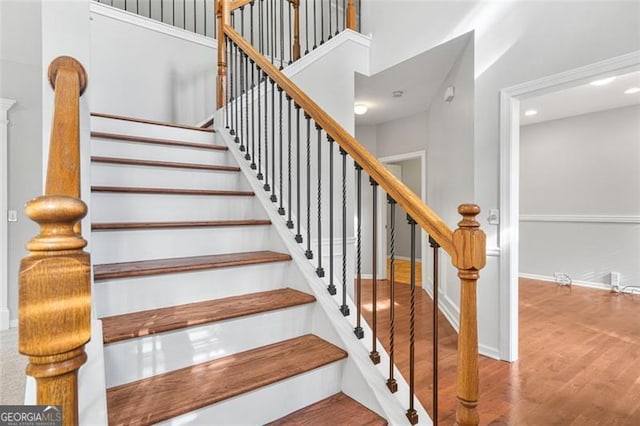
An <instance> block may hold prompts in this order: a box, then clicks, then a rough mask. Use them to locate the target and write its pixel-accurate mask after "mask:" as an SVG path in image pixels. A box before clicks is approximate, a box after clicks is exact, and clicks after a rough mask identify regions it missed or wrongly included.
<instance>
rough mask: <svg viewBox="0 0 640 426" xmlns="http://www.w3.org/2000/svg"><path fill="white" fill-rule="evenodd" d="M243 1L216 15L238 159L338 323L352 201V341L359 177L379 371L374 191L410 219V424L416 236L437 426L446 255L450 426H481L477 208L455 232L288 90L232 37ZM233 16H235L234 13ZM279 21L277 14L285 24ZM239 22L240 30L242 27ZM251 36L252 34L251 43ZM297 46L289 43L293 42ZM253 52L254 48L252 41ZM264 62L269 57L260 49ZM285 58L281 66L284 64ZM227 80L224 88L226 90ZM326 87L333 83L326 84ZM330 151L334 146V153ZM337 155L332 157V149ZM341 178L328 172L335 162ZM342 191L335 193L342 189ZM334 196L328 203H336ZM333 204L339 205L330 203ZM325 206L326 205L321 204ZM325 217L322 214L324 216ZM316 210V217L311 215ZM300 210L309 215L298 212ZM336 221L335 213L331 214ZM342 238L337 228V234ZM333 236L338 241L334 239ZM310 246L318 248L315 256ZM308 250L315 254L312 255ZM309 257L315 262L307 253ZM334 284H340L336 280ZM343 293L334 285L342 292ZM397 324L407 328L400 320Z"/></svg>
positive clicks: (290, 86)
mask: <svg viewBox="0 0 640 426" xmlns="http://www.w3.org/2000/svg"><path fill="white" fill-rule="evenodd" d="M247 3H248V2H246V1H244V0H236V1H222V0H221V1H220V3H219V7H218V20H219V22H218V25H219V27H218V34H219V37H218V105H219V106H220V107H225V111H224V119H225V126H226V127H227V128H228V129H229V132H230V134H231V135H233V136H234V139H235V142H236V143H238V144H239V149H240V151H242V152H244V153H245V159H246V160H247V161H250V165H251V168H252V169H254V170H255V172H256V178H257V179H259V180H262V181H263V182H264V184H263V188H264V190H265V191H267V192H268V193H270V199H271V201H273V202H274V203H277V206H278V212H279V213H280V214H281V215H282V216H283V217H284V219H285V220H286V225H287V227H289V228H290V229H292V238H294V239H295V241H297V242H298V243H299V244H305V245H306V250H305V254H306V256H307V258H308V259H310V260H313V259H315V261H314V263H315V264H316V265H317V267H316V273H317V275H318V276H319V277H325V275H326V274H325V266H328V269H329V271H328V275H327V276H326V277H325V280H326V281H327V282H328V286H327V290H328V291H329V293H330V294H337V293H338V291H340V292H341V296H342V297H341V305H340V307H339V309H340V311H341V312H342V314H343V315H344V316H345V317H346V316H350V314H351V313H350V312H349V307H348V303H347V293H348V288H349V283H348V282H347V254H346V253H347V243H346V240H347V238H346V233H347V232H346V230H347V227H349V226H352V225H351V224H350V220H349V218H348V217H347V209H348V200H353V199H355V204H356V215H355V216H356V228H357V229H356V247H357V248H356V283H355V292H354V293H355V299H356V301H355V304H356V309H357V312H356V315H355V318H354V320H353V324H354V333H355V335H356V337H357V338H364V330H363V327H362V324H361V311H362V288H363V286H364V285H365V281H364V280H363V279H362V265H363V263H364V262H363V259H362V257H363V253H362V244H363V243H362V228H363V225H362V224H363V221H364V217H363V211H362V210H363V209H362V205H363V201H362V200H363V191H362V173H363V172H364V173H365V174H366V175H368V176H369V182H370V184H371V186H372V193H371V200H372V205H371V215H372V217H371V219H370V221H371V223H372V224H373V225H372V228H371V236H372V239H373V242H372V247H373V254H372V258H371V270H372V272H373V274H372V275H373V280H372V284H371V285H372V319H371V328H372V336H371V343H370V347H371V352H370V358H371V360H372V362H374V363H378V362H379V361H380V355H379V352H378V348H377V339H378V337H379V336H378V334H377V333H378V331H377V330H378V326H379V325H380V324H379V323H378V319H377V313H378V306H377V300H378V287H379V286H380V283H379V282H378V280H377V279H376V273H377V270H378V265H377V263H376V262H377V254H376V247H377V238H378V237H379V236H378V235H377V220H378V217H377V213H376V212H377V210H378V195H377V194H378V190H382V191H384V192H385V193H386V196H387V200H388V202H389V204H390V205H391V212H392V215H395V214H396V213H395V209H396V207H397V208H401V209H402V210H403V211H404V212H405V213H406V214H407V221H408V226H409V227H410V233H411V259H412V263H411V264H412V267H411V287H410V300H409V305H410V309H409V314H408V316H409V318H407V319H406V320H407V321H406V323H408V324H409V329H408V334H409V336H408V337H409V360H410V362H409V371H408V377H409V380H408V381H409V388H410V397H409V401H408V408H407V413H406V414H407V418H408V419H409V421H410V422H411V423H412V424H416V423H417V422H418V415H417V411H416V410H415V407H414V391H415V343H416V339H415V324H416V279H415V278H416V277H415V275H416V266H415V252H416V245H415V236H416V228H417V226H419V227H420V228H422V229H423V230H424V231H426V232H427V233H428V234H429V237H430V242H431V247H433V248H434V269H435V270H434V277H433V280H434V290H433V293H434V302H435V306H434V324H433V325H434V329H433V336H434V351H433V352H434V359H433V363H434V374H433V379H434V385H433V388H434V392H433V396H434V400H433V403H432V407H431V414H432V418H433V419H434V422H436V421H437V418H438V410H437V407H438V400H437V387H438V383H437V380H438V379H437V377H438V374H437V369H438V365H437V362H438V360H437V354H438V350H437V345H438V342H437V312H438V307H437V306H438V305H437V294H438V288H437V286H438V268H437V266H438V264H439V260H438V250H439V248H440V247H441V248H443V249H444V250H445V252H446V253H448V254H449V255H450V256H451V259H452V263H453V265H454V267H455V268H457V270H458V277H459V278H460V285H461V292H460V322H459V324H460V326H459V338H458V357H457V359H458V363H457V399H458V404H457V409H456V422H457V424H460V425H476V424H478V422H479V418H478V412H477V408H476V406H477V403H478V386H479V381H478V337H477V312H476V284H477V280H478V278H479V270H480V269H481V268H483V267H484V265H485V259H486V255H485V244H486V243H485V235H484V233H483V232H482V231H481V230H480V229H479V226H480V225H479V223H478V222H477V221H476V219H475V217H476V216H477V215H478V214H479V213H480V209H479V207H478V206H476V205H472V204H464V205H461V206H460V208H459V210H458V211H459V213H460V214H461V215H462V220H461V221H460V222H459V223H458V228H457V229H456V230H455V231H454V230H452V229H450V228H449V227H448V226H447V224H446V223H445V222H444V221H443V220H442V219H441V218H440V217H439V216H438V215H437V214H436V213H435V212H434V211H433V210H431V209H430V208H429V207H428V206H427V205H425V204H424V203H423V202H422V200H420V198H419V197H418V196H417V195H416V194H415V193H414V192H413V191H411V190H410V189H409V188H408V187H407V186H405V185H404V184H403V183H402V182H400V181H399V180H397V179H396V178H395V177H394V176H393V175H392V174H391V173H390V172H389V171H388V170H387V169H386V168H385V167H384V166H383V165H382V164H381V163H380V161H379V160H378V159H377V158H375V157H374V156H373V155H372V154H371V153H369V152H368V151H367V150H366V148H364V147H363V146H362V145H361V144H360V143H359V142H358V141H357V140H356V139H355V138H354V137H353V136H351V135H350V134H349V132H347V131H346V130H345V129H344V128H342V127H341V126H340V125H339V124H338V123H337V122H336V121H335V120H334V119H333V118H332V117H330V116H329V115H328V114H327V113H326V112H325V111H323V110H322V109H321V108H320V107H319V106H318V105H317V104H316V103H315V102H314V101H313V100H312V99H310V98H309V97H308V96H307V95H306V94H305V93H304V92H303V91H302V90H301V89H300V88H299V87H298V86H296V85H295V84H294V83H293V82H292V81H291V80H289V79H288V78H287V77H286V76H285V75H284V74H283V73H282V72H281V71H280V70H279V69H278V68H279V67H281V66H282V65H283V64H282V62H281V61H273V58H268V57H266V56H265V55H263V54H261V52H260V48H259V47H256V46H255V45H252V44H251V40H247V39H246V38H245V37H246V35H247V33H246V27H245V37H243V36H242V27H240V29H239V30H240V32H238V22H237V21H236V22H235V28H234V27H233V26H232V25H231V24H232V18H231V13H232V10H236V9H237V8H238V6H242V5H246V4H247ZM353 7H354V2H353V1H351V0H350V1H349V2H348V4H347V11H348V12H347V17H348V18H347V27H350V25H349V24H351V25H353V23H354V21H355V19H354V16H355V14H354V13H350V12H349V11H350V10H353ZM236 13H237V12H236ZM283 15H284V14H283ZM240 19H241V22H244V20H243V19H242V18H240ZM252 34H254V33H253V31H250V32H249V38H250V39H251V35H252ZM294 38H295V37H294ZM253 42H254V43H256V42H257V43H258V44H260V40H256V39H255V38H254V39H253ZM262 52H263V53H269V51H268V50H267V51H266V52H265V49H264V48H263V49H262ZM281 57H282V56H281ZM227 72H228V73H229V79H228V80H227V78H226V77H227ZM327 84H330V83H327ZM336 144H337V145H338V146H337V147H336ZM336 148H337V149H336ZM336 161H337V162H338V170H337V171H336V170H335V162H336ZM348 164H353V165H354V166H355V171H356V185H355V194H350V193H349V191H348V187H349V185H348V184H347V181H348V180H349V178H348V173H347V168H348V167H347V165H348ZM336 183H338V185H339V188H338V190H337V191H334V189H335V184H336ZM340 187H341V188H340ZM334 193H335V194H334ZM335 195H338V200H337V203H335V200H334V196H335ZM327 198H328V200H327ZM327 207H328V208H327ZM313 208H315V211H313V210H314V209H313ZM305 210H306V211H305ZM336 212H337V213H336ZM336 225H341V235H338V236H336V235H335V234H334V231H335V229H336ZM338 229H339V228H338ZM394 232H395V230H394V225H392V228H391V238H390V252H391V253H392V256H391V274H390V275H391V276H390V286H389V298H390V304H389V309H390V321H389V323H388V324H387V326H388V329H389V333H390V339H389V340H390V341H389V345H388V347H389V357H390V361H391V365H393V363H394V361H395V360H394V345H395V342H394V336H395V327H396V325H397V321H396V318H395V312H394V306H395V303H394V301H395V297H396V296H395V294H394V281H395V279H394V273H395V272H394V253H395V244H396V242H395V238H394ZM327 234H328V237H329V244H328V247H329V250H330V253H329V257H328V263H329V265H323V256H322V249H323V244H322V241H323V238H324V239H326V237H327ZM338 234H340V232H339V233H338ZM312 237H313V239H315V240H316V241H317V247H312V241H311V240H312ZM336 244H337V245H338V246H340V245H341V246H342V271H341V272H342V274H341V276H342V279H341V283H338V285H336V277H335V276H334V275H336V274H337V275H338V276H340V271H339V269H340V266H338V267H337V268H335V269H336V270H334V266H335V265H334V256H333V255H334V253H333V247H334V245H336ZM314 249H315V250H314ZM314 251H315V252H314ZM338 281H340V278H338ZM340 284H341V285H340ZM403 322H404V319H403ZM393 374H394V370H393V367H391V368H390V371H389V377H388V380H387V386H388V388H389V390H390V392H395V391H396V390H397V383H396V380H395V378H394V376H393Z"/></svg>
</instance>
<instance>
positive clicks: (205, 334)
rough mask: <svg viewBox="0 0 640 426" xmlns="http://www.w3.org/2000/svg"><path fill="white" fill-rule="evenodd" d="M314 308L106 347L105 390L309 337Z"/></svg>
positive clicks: (301, 307)
mask: <svg viewBox="0 0 640 426" xmlns="http://www.w3.org/2000/svg"><path fill="white" fill-rule="evenodd" d="M312 310H313V304H306V305H302V306H296V307H292V308H287V309H280V310H277V311H272V312H265V313H263V314H257V315H250V316H246V317H241V318H235V319H231V320H227V321H219V322H216V323H212V324H207V325H201V326H197V327H190V328H186V329H182V330H176V331H171V332H166V333H159V334H155V335H153V336H147V337H141V338H138V339H130V340H126V341H122V342H116V343H111V344H108V345H105V348H104V354H105V365H106V381H107V387H112V386H117V385H121V384H124V383H129V382H132V381H135V380H140V379H144V378H147V377H151V376H153V375H156V374H162V373H165V372H167V371H173V370H177V369H179V368H183V367H188V366H191V365H194V364H200V363H203V362H207V361H210V360H213V359H217V358H221V357H224V356H227V355H232V354H235V353H239V352H242V351H247V350H250V349H254V348H257V347H260V346H265V345H269V344H272V343H277V342H279V341H282V340H286V339H292V338H294V337H299V336H302V335H304V334H308V333H309V330H310V328H311V326H310V322H311V311H312Z"/></svg>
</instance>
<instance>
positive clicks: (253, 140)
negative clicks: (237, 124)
mask: <svg viewBox="0 0 640 426" xmlns="http://www.w3.org/2000/svg"><path fill="white" fill-rule="evenodd" d="M252 32H253V31H252ZM249 61H250V63H251V66H250V69H251V137H250V138H249V139H250V140H251V153H249V146H248V144H247V155H245V157H244V158H245V159H246V160H251V166H250V167H251V170H255V169H256V161H255V159H256V132H255V115H254V113H255V101H254V99H253V98H254V96H253V93H254V92H255V80H254V71H255V68H256V67H255V62H253V59H251V58H249ZM248 100H249V99H248V92H247V101H248Z"/></svg>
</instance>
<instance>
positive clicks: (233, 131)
mask: <svg viewBox="0 0 640 426" xmlns="http://www.w3.org/2000/svg"><path fill="white" fill-rule="evenodd" d="M229 43H230V44H231V70H230V71H231V72H230V77H231V100H230V103H231V102H233V106H231V105H229V106H231V130H229V134H230V135H231V136H234V135H236V128H237V127H236V125H237V124H238V123H237V120H238V119H237V116H236V86H235V84H233V83H234V76H235V75H236V44H235V43H234V42H232V41H230V42H229ZM234 140H235V138H234Z"/></svg>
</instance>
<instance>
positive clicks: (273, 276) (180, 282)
mask: <svg viewBox="0 0 640 426" xmlns="http://www.w3.org/2000/svg"><path fill="white" fill-rule="evenodd" d="M290 265H291V262H289V261H284V262H273V263H264V264H258V265H245V266H234V267H228V268H218V269H210V270H205V271H194V272H181V273H175V274H160V275H151V276H146V277H136V278H119V279H111V280H104V281H99V282H97V283H95V285H94V293H95V297H94V298H93V300H94V301H95V306H96V315H97V316H98V317H99V318H101V317H106V316H112V315H120V314H126V313H130V312H138V311H146V310H149V309H155V308H164V307H167V306H175V305H182V304H185V303H193V302H199V301H202V300H212V299H218V298H223V297H231V296H239V295H242V294H246V293H255V292H258V291H267V290H275V289H278V288H283V287H287V286H288V283H287V281H286V277H287V271H288V268H289V267H290Z"/></svg>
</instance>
